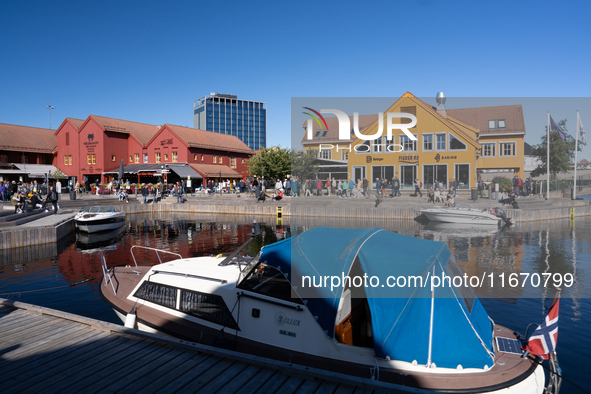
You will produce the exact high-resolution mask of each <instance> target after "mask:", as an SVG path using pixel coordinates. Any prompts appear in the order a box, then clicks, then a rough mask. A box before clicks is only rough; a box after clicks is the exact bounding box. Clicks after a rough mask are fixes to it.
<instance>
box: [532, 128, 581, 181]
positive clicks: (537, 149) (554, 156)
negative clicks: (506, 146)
mask: <svg viewBox="0 0 591 394" xmlns="http://www.w3.org/2000/svg"><path fill="white" fill-rule="evenodd" d="M558 127H559V128H560V130H562V132H563V133H564V134H565V135H566V140H564V141H563V140H562V139H561V138H560V136H559V135H558V133H557V132H555V131H554V132H553V131H550V177H551V178H552V179H556V176H557V174H560V173H565V172H568V171H570V170H572V169H573V165H574V157H575V139H574V138H573V137H572V136H571V135H570V134H568V133H567V129H566V119H563V120H561V121H560V122H558ZM547 128H548V126H546V131H547ZM547 146H548V142H547V132H546V133H544V135H543V136H542V142H541V143H540V144H539V145H534V146H532V156H534V157H537V158H538V159H539V160H540V162H541V164H540V165H539V166H538V167H537V168H536V169H534V170H533V171H532V172H531V176H533V177H536V176H540V175H544V174H546V173H547V172H548V165H547V164H548V163H547V162H548V160H547V152H548V149H547ZM579 150H581V147H580V146H579Z"/></svg>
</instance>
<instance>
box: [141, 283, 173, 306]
mask: <svg viewBox="0 0 591 394" xmlns="http://www.w3.org/2000/svg"><path fill="white" fill-rule="evenodd" d="M133 296H134V297H136V298H140V299H142V300H146V301H149V302H153V303H154V304H158V305H162V306H165V307H167V308H173V309H174V308H176V296H177V289H176V288H174V287H170V286H166V285H161V284H159V283H154V282H147V281H146V282H144V283H142V285H141V286H140V288H139V289H138V290H137V291H136V292H135V294H134V295H133Z"/></svg>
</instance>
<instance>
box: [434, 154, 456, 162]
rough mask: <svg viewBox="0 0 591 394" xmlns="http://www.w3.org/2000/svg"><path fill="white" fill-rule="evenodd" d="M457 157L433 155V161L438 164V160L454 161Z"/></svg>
mask: <svg viewBox="0 0 591 394" xmlns="http://www.w3.org/2000/svg"><path fill="white" fill-rule="evenodd" d="M457 158H458V157H457V156H440V155H439V153H438V154H436V155H435V161H436V162H437V163H439V160H456V159H457Z"/></svg>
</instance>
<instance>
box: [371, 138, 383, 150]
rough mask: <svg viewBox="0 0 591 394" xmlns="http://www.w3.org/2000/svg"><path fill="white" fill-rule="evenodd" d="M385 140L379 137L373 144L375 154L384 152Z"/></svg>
mask: <svg viewBox="0 0 591 394" xmlns="http://www.w3.org/2000/svg"><path fill="white" fill-rule="evenodd" d="M383 138H384V137H378V138H376V139H375V140H373V141H372V142H371V145H372V151H373V153H383V151H384V149H383V148H384V146H383V145H382V139H383Z"/></svg>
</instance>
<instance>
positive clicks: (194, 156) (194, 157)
mask: <svg viewBox="0 0 591 394" xmlns="http://www.w3.org/2000/svg"><path fill="white" fill-rule="evenodd" d="M193 161H197V153H195V154H194V155H193Z"/></svg>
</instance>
